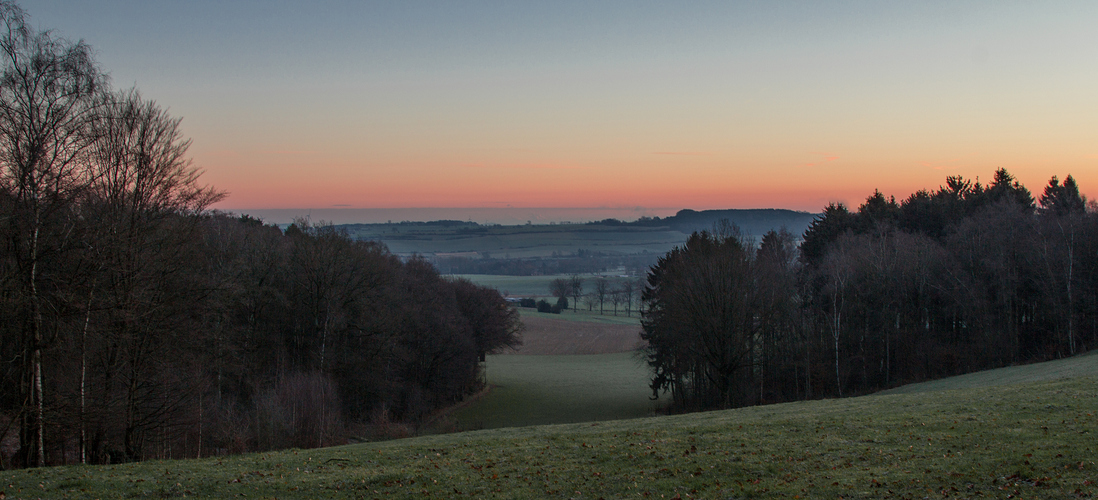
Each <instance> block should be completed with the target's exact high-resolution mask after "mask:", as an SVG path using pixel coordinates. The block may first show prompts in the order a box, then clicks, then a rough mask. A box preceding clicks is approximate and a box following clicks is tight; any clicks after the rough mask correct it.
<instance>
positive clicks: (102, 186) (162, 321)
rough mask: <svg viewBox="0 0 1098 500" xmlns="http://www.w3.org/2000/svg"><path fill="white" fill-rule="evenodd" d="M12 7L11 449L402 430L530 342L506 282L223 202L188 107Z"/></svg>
mask: <svg viewBox="0 0 1098 500" xmlns="http://www.w3.org/2000/svg"><path fill="white" fill-rule="evenodd" d="M0 16H2V17H3V23H4V24H3V26H2V28H0V29H2V31H0V56H2V57H3V62H2V73H0V318H2V320H0V468H9V467H24V466H43V465H50V464H65V463H117V462H124V461H132V460H142V459H150V458H181V457H201V456H208V455H215V454H224V453H236V452H242V451H249V450H266V449H273V448H285V447H315V446H324V445H330V444H337V443H345V442H347V440H348V439H349V438H351V437H353V436H356V437H371V436H375V435H380V436H386V435H401V434H403V433H407V432H409V431H410V430H413V429H412V427H414V426H415V425H417V424H418V423H420V422H423V421H425V419H427V418H428V417H429V416H430V414H431V413H432V412H433V411H435V410H437V409H439V408H442V407H446V406H449V405H452V404H453V403H454V402H456V401H459V400H461V399H462V398H463V397H464V396H465V395H467V394H469V393H471V392H474V391H477V390H479V389H480V387H481V386H482V384H483V380H482V376H481V373H480V364H479V362H480V361H481V360H482V359H483V357H484V355H485V354H486V353H490V352H494V351H496V350H499V349H501V348H504V347H506V346H511V345H515V344H516V343H517V342H518V334H519V333H520V332H519V329H520V327H521V323H519V321H518V317H517V313H516V312H515V311H514V310H513V309H512V308H510V307H509V306H508V305H507V304H506V302H505V301H504V300H503V298H502V297H501V296H500V295H499V293H498V292H496V291H495V290H492V289H487V288H484V287H480V286H477V285H474V284H472V283H470V282H468V281H462V280H448V279H444V278H443V277H442V276H440V275H439V273H438V271H436V270H435V268H434V267H432V266H431V265H429V264H427V263H426V262H424V261H422V260H419V259H412V260H410V261H408V262H402V261H401V260H400V259H398V258H396V257H395V256H393V255H391V254H390V253H389V252H388V250H386V248H385V247H384V246H382V245H379V244H376V243H369V242H359V241H353V240H351V239H350V238H349V237H348V236H347V235H346V233H344V232H341V231H339V230H337V229H335V228H333V227H332V226H330V225H324V224H312V223H310V222H309V221H298V222H296V223H295V224H293V225H291V226H289V228H288V229H287V230H286V231H285V232H283V231H281V230H279V228H277V227H274V226H267V225H264V224H263V223H262V222H261V221H258V220H255V219H251V218H248V217H234V216H230V215H225V214H217V213H212V212H210V211H208V210H207V209H208V207H209V206H210V205H211V204H212V203H214V202H215V201H217V200H219V199H221V198H222V197H223V196H224V194H223V193H221V192H218V191H217V190H215V189H213V188H210V187H207V186H204V185H202V184H200V183H199V175H200V171H199V170H197V169H196V168H195V167H194V166H192V165H191V164H190V162H189V160H188V159H187V157H186V151H187V148H188V146H189V141H188V140H186V139H185V138H184V137H183V135H182V133H181V131H180V120H179V119H178V118H173V117H171V116H170V115H169V114H168V113H167V112H166V111H165V110H164V109H163V108H161V107H159V106H158V105H157V104H156V103H155V102H153V101H150V100H147V99H145V98H143V97H142V96H141V95H140V94H139V93H137V92H136V91H133V90H130V91H121V92H120V91H116V90H112V89H111V88H110V85H109V82H108V80H107V78H106V77H105V76H104V74H103V73H102V72H101V71H100V69H99V68H98V67H97V65H96V63H95V61H94V60H93V58H92V51H91V49H90V48H89V47H88V46H86V45H85V44H83V43H82V42H70V41H67V40H64V39H61V38H58V37H56V36H55V35H53V34H52V33H50V32H38V31H34V30H32V29H30V28H29V27H28V26H27V24H26V22H25V15H24V13H23V12H22V10H21V9H20V8H19V7H18V6H16V5H14V4H13V3H10V2H0Z"/></svg>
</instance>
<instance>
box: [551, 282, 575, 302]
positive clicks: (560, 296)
mask: <svg viewBox="0 0 1098 500" xmlns="http://www.w3.org/2000/svg"><path fill="white" fill-rule="evenodd" d="M571 293H572V281H571V280H569V279H567V278H557V279H554V280H553V281H550V282H549V295H552V296H554V297H556V298H557V305H558V306H561V308H563V306H564V305H565V304H567V303H568V296H569V295H571ZM572 307H573V308H574V307H575V304H573V305H572Z"/></svg>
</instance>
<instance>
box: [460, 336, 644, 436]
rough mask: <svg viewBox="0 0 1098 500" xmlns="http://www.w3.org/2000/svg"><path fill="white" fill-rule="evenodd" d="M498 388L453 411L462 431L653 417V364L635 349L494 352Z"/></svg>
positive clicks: (491, 371)
mask: <svg viewBox="0 0 1098 500" xmlns="http://www.w3.org/2000/svg"><path fill="white" fill-rule="evenodd" d="M486 366H487V377H488V383H489V384H491V386H492V389H491V391H490V392H488V394H486V395H485V396H483V397H482V398H481V399H480V400H478V401H476V402H474V403H473V404H471V405H469V406H466V407H465V408H462V409H461V410H458V411H457V412H455V413H454V414H453V415H451V420H452V421H453V422H454V423H455V424H456V426H457V428H459V429H493V428H499V427H514V426H526V425H541V424H556V423H571V422H592V421H597V420H611V419H624V418H636V417H647V416H652V415H654V414H655V411H656V410H657V409H658V408H659V407H660V402H659V401H651V400H649V396H651V394H652V392H651V391H650V390H649V389H648V383H647V380H648V371H647V368H646V367H645V366H644V365H643V364H642V362H640V361H638V359H637V358H636V357H635V356H634V355H633V353H630V352H623V353H615V354H589V355H558V356H537V355H500V356H489V358H488V362H487V364H486Z"/></svg>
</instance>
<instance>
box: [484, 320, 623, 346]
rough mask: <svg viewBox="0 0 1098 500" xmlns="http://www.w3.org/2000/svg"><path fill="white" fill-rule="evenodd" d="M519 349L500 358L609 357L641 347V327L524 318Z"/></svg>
mask: <svg viewBox="0 0 1098 500" xmlns="http://www.w3.org/2000/svg"><path fill="white" fill-rule="evenodd" d="M522 322H523V323H524V324H525V325H526V331H525V332H524V333H523V334H522V346H521V347H519V348H518V349H516V350H513V351H512V350H508V351H506V352H504V353H503V354H525V355H556V354H612V353H616V352H627V351H632V350H634V349H636V348H637V346H638V345H639V344H640V342H641V339H640V325H636V324H632V325H624V324H615V323H597V322H593V321H569V320H566V319H556V318H543V317H535V316H526V315H524V316H523V318H522Z"/></svg>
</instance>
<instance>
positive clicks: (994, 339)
mask: <svg viewBox="0 0 1098 500" xmlns="http://www.w3.org/2000/svg"><path fill="white" fill-rule="evenodd" d="M1038 201H1039V203H1038ZM1096 254H1098V214H1095V213H1094V212H1093V211H1091V212H1089V213H1088V211H1087V203H1086V200H1085V198H1084V197H1083V196H1081V195H1080V193H1079V189H1078V186H1077V185H1076V183H1075V181H1074V179H1073V178H1071V177H1070V176H1068V177H1067V179H1065V180H1064V181H1063V182H1062V183H1061V182H1060V181H1059V179H1057V178H1056V177H1053V178H1052V179H1051V180H1050V181H1049V183H1048V185H1047V186H1046V187H1045V190H1044V192H1043V195H1042V196H1041V197H1040V200H1035V199H1034V198H1033V196H1032V194H1031V193H1030V192H1029V191H1028V190H1027V189H1026V188H1025V187H1024V186H1022V185H1021V184H1020V183H1018V182H1017V181H1016V180H1015V179H1014V178H1013V177H1012V176H1011V175H1010V174H1009V173H1008V172H1007V171H1006V170H1002V169H1000V170H999V171H997V172H996V173H995V176H994V179H993V181H992V182H991V184H989V185H987V186H984V185H981V184H980V183H978V182H976V183H974V182H972V181H969V180H966V179H963V178H961V177H950V178H948V179H947V180H946V184H945V186H942V187H940V188H939V189H937V190H935V191H928V190H923V191H919V192H916V193H914V194H912V195H911V196H910V197H908V198H907V199H905V200H903V201H902V202H897V201H896V200H895V199H893V198H886V197H885V196H884V195H882V194H881V193H880V192H876V193H874V194H873V195H872V196H869V197H868V198H867V199H866V201H865V203H864V204H862V205H861V206H860V207H859V208H858V210H857V211H850V210H848V209H847V208H846V207H845V206H843V205H841V204H832V205H830V206H828V207H827V208H825V209H824V212H823V213H822V214H821V215H820V216H819V217H817V219H816V220H815V221H814V222H813V223H812V225H811V226H810V227H809V228H808V230H807V231H806V232H805V234H804V236H803V241H802V242H801V244H800V245H799V248H798V246H797V245H796V242H795V238H794V237H793V236H792V235H790V234H788V233H785V232H773V231H772V232H770V233H768V234H766V235H765V236H764V237H763V238H762V240H761V241H760V242H759V243H758V244H757V245H756V244H755V243H754V242H752V241H750V240H748V239H747V238H744V237H743V236H742V235H740V234H739V233H738V232H737V231H735V230H734V228H732V227H728V226H725V227H720V228H717V229H716V230H714V231H713V232H703V233H697V234H694V235H693V236H692V237H691V238H690V239H689V240H688V241H687V243H686V244H685V245H684V246H682V247H680V248H677V249H675V250H674V251H672V252H670V253H669V254H668V255H666V256H665V257H663V258H661V259H660V261H659V262H658V263H657V265H656V266H654V267H653V268H652V270H651V272H650V274H649V277H648V283H647V286H646V288H645V291H644V293H643V302H644V306H645V309H644V312H643V318H644V319H643V326H644V333H643V336H644V338H645V339H646V340H647V341H648V345H649V351H648V360H649V364H650V365H651V366H652V368H653V370H654V371H653V380H652V387H653V390H655V391H661V390H666V391H670V392H671V394H672V395H673V401H674V403H675V404H676V405H677V406H678V407H679V408H681V409H692V408H720V407H730V406H740V405H748V404H757V403H763V402H776V401H787V400H793V399H801V398H813V397H823V396H844V395H850V394H858V393H866V392H870V391H874V390H878V389H883V388H887V387H891V386H895V385H899V384H902V383H908V382H913V381H919V380H926V379H933V378H938V377H943V376H950V375H955V374H959V373H964V372H970V371H975V370H981V369H987V368H993V367H999V366H1005V365H1010V364H1015V363H1025V362H1032V361H1038V360H1045V359H1050V358H1055V357H1061V356H1070V355H1073V354H1076V353H1079V352H1082V351H1085V350H1086V349H1087V348H1088V346H1089V345H1090V344H1091V343H1092V342H1093V341H1094V340H1095V337H1096V335H1098V319H1096V318H1098V260H1096V259H1094V258H1093V256H1094V255H1096Z"/></svg>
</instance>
